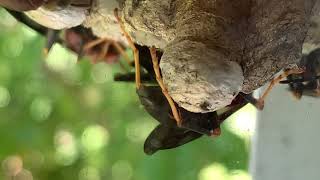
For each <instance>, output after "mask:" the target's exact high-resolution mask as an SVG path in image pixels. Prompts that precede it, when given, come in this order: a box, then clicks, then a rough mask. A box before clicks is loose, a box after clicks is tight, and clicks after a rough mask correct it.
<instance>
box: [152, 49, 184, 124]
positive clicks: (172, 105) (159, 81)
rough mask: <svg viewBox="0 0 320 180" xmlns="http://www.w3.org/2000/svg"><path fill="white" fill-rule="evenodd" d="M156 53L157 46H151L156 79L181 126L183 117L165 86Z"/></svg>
mask: <svg viewBox="0 0 320 180" xmlns="http://www.w3.org/2000/svg"><path fill="white" fill-rule="evenodd" d="M156 53H157V52H156V49H155V48H150V54H151V59H152V64H153V69H154V72H155V74H156V80H157V82H158V84H159V86H160V87H161V90H162V93H163V94H164V96H165V97H166V98H167V100H168V103H169V105H170V107H171V110H172V114H173V117H174V119H175V120H176V121H177V125H178V126H181V118H180V115H179V113H178V110H177V107H176V105H175V104H174V101H173V100H172V98H171V97H170V95H169V93H168V91H167V88H166V87H165V86H164V83H163V81H162V78H161V75H160V70H159V63H158V58H157V54H156Z"/></svg>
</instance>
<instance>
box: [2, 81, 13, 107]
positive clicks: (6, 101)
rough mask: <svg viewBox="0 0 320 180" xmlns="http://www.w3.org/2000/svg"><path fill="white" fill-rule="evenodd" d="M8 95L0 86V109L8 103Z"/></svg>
mask: <svg viewBox="0 0 320 180" xmlns="http://www.w3.org/2000/svg"><path fill="white" fill-rule="evenodd" d="M10 99H11V96H10V93H9V90H8V89H7V88H5V87H2V86H0V108H2V107H6V106H8V105H9V103H10Z"/></svg>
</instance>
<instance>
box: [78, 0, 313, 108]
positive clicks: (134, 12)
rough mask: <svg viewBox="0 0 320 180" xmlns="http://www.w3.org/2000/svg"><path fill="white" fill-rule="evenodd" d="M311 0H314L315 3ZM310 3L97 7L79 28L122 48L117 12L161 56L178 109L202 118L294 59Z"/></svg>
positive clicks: (277, 0) (141, 2) (142, 2)
mask: <svg viewBox="0 0 320 180" xmlns="http://www.w3.org/2000/svg"><path fill="white" fill-rule="evenodd" d="M318 1H319V0H318ZM315 3H316V0H255V1H251V0H239V1H234V0H161V1H159V0H121V1H120V0H119V1H117V0H106V1H103V0H100V1H97V2H96V3H95V5H94V7H93V8H91V10H90V11H88V12H86V13H88V14H86V19H85V20H84V21H83V23H84V25H85V26H87V27H91V28H92V30H93V32H94V33H95V34H96V35H97V36H99V37H109V38H114V39H116V40H119V41H122V42H125V40H124V39H123V38H122V36H121V33H120V29H119V26H118V25H117V22H116V21H115V18H114V17H113V9H114V8H115V7H120V9H122V19H123V21H124V23H125V26H126V29H127V30H128V31H129V33H130V34H131V36H132V38H133V39H134V41H135V42H136V43H139V44H141V45H146V46H155V47H157V48H159V49H161V50H163V52H164V54H163V56H162V58H161V61H160V68H161V72H162V76H163V80H164V83H165V85H166V86H167V89H168V91H169V94H170V95H171V96H172V98H173V99H174V101H175V102H177V103H178V105H179V106H182V107H183V108H185V109H187V110H189V111H192V112H209V111H214V110H217V109H220V108H221V107H223V106H226V105H228V104H230V103H231V101H232V100H233V98H234V97H235V96H236V95H237V94H238V93H239V92H241V91H242V92H245V93H250V92H252V91H253V90H255V89H257V88H259V87H260V86H262V85H263V84H265V83H266V82H267V81H268V80H270V79H271V78H272V76H273V75H274V74H275V73H277V72H278V71H280V70H281V69H282V68H284V67H286V66H287V65H289V64H293V63H296V62H297V61H298V60H299V59H300V56H301V47H302V44H303V41H304V39H305V37H306V33H307V30H308V27H309V18H310V16H311V14H312V10H313V7H314V6H315Z"/></svg>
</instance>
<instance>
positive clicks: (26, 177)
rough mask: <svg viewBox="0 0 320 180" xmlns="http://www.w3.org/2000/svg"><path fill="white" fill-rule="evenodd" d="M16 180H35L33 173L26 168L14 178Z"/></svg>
mask: <svg viewBox="0 0 320 180" xmlns="http://www.w3.org/2000/svg"><path fill="white" fill-rule="evenodd" d="M13 179H14V180H33V176H32V173H31V172H30V171H28V170H26V169H23V170H22V171H20V172H19V173H18V174H16V175H15V176H14V178H13Z"/></svg>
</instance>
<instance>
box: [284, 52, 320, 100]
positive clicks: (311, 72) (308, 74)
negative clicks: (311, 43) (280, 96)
mask: <svg viewBox="0 0 320 180" xmlns="http://www.w3.org/2000/svg"><path fill="white" fill-rule="evenodd" d="M298 66H300V67H304V68H305V71H304V72H302V73H299V74H291V75H289V76H288V77H287V80H284V81H281V82H280V83H281V84H288V85H289V91H291V92H292V94H293V96H294V97H295V98H296V99H301V97H302V96H303V95H307V96H313V97H319V96H320V80H319V78H320V48H317V49H315V50H313V51H311V52H310V53H309V54H306V55H303V56H302V58H301V60H300V62H299V63H298Z"/></svg>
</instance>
